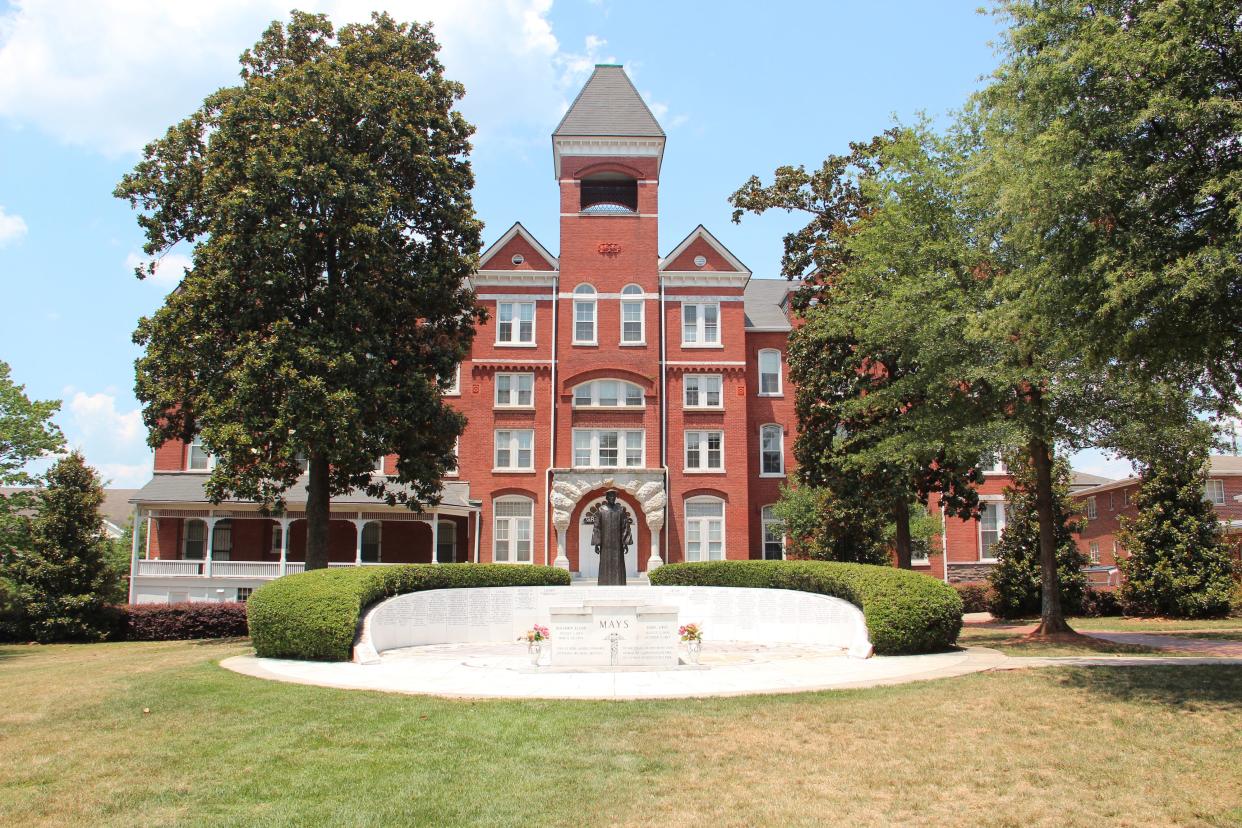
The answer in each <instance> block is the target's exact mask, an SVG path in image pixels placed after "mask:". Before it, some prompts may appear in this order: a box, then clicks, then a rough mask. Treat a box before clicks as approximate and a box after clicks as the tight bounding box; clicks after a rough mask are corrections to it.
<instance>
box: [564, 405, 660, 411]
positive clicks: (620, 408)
mask: <svg viewBox="0 0 1242 828" xmlns="http://www.w3.org/2000/svg"><path fill="white" fill-rule="evenodd" d="M646 407H647V406H646V405H575V406H573V409H574V411H642V410H644V409H645V408H646Z"/></svg>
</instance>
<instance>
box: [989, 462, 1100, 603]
mask: <svg viewBox="0 0 1242 828" xmlns="http://www.w3.org/2000/svg"><path fill="white" fill-rule="evenodd" d="M1005 466H1006V468H1007V469H1008V470H1009V473H1010V475H1012V477H1013V483H1012V484H1011V485H1009V486H1006V487H1005V506H1006V517H1005V529H1004V531H1003V532H1002V533H1001V536H1000V540H999V541H998V542H997V543H996V545H995V546H994V547H992V552H993V554H994V556H995V557H996V559H997V562H996V566H995V567H994V568H993V569H992V571H991V572H990V573H989V574H988V581H989V582H990V583H991V585H992V590H993V593H994V595H995V598H994V599H993V601H992V605H991V607H989V609H990V610H991V612H992V614H993V615H996V616H999V617H1001V618H1023V617H1027V616H1030V615H1034V614H1036V613H1038V612H1039V610H1040V604H1041V600H1042V585H1043V577H1042V573H1041V571H1040V570H1041V562H1040V546H1039V543H1040V538H1039V519H1038V515H1037V514H1036V509H1035V496H1034V490H1035V485H1034V484H1035V476H1034V474H1033V470H1032V469H1031V465H1030V462H1029V460H1028V458H1027V457H1026V455H1025V453H1024V452H1011V453H1009V454H1007V455H1006V456H1005ZM1070 479H1071V472H1070V467H1069V463H1067V462H1066V461H1065V460H1064V459H1062V458H1057V459H1056V460H1055V461H1054V462H1053V468H1052V486H1053V491H1052V508H1053V521H1054V524H1055V527H1056V562H1057V587H1058V589H1059V590H1060V596H1059V597H1060V603H1061V606H1062V608H1063V609H1064V610H1065V611H1066V612H1069V613H1078V612H1081V611H1082V607H1083V597H1084V596H1085V595H1086V592H1087V576H1086V573H1085V572H1083V567H1085V566H1087V563H1088V561H1087V556H1086V555H1084V554H1083V553H1082V552H1080V551H1079V549H1078V544H1077V543H1075V542H1074V535H1075V534H1077V533H1079V532H1081V531H1082V521H1081V519H1079V518H1077V517H1075V515H1074V512H1075V509H1074V504H1073V501H1071V500H1070Z"/></svg>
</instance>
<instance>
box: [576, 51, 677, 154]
mask: <svg viewBox="0 0 1242 828" xmlns="http://www.w3.org/2000/svg"><path fill="white" fill-rule="evenodd" d="M552 135H553V136H557V135H566V136H607V137H613V136H618V137H620V136H625V137H631V136H633V137H642V138H663V137H664V130H663V129H661V128H660V125H659V123H657V122H656V119H655V116H654V115H652V114H651V110H650V109H648V108H647V104H645V103H644V102H643V98H642V96H641V95H639V94H638V90H637V89H635V88H634V84H633V83H631V82H630V78H629V76H628V75H626V74H625V70H624V69H622V68H621V67H620V66H616V65H612V64H604V63H601V64H597V65H596V67H595V71H594V72H593V73H592V74H591V77H590V78H589V79H588V80H587V82H586V86H584V87H582V91H581V92H579V93H578V97H577V98H575V99H574V102H573V104H571V105H570V107H569V111H568V112H566V113H565V117H564V118H562V119H561V122H560V124H558V125H557V127H556V130H555V131H554V132H553V133H552Z"/></svg>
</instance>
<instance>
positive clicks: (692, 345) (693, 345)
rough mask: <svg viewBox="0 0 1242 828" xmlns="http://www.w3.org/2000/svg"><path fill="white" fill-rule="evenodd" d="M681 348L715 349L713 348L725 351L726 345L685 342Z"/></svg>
mask: <svg viewBox="0 0 1242 828" xmlns="http://www.w3.org/2000/svg"><path fill="white" fill-rule="evenodd" d="M681 347H683V348H697V349H713V348H717V349H721V350H723V349H724V343H723V342H683V343H681Z"/></svg>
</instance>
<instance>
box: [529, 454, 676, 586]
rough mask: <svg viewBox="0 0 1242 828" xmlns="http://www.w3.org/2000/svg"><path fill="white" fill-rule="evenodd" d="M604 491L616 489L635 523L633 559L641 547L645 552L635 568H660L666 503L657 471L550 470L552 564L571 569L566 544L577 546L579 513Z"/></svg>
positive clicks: (639, 552)
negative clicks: (553, 531) (643, 562)
mask: <svg viewBox="0 0 1242 828" xmlns="http://www.w3.org/2000/svg"><path fill="white" fill-rule="evenodd" d="M608 489H616V490H617V494H618V496H619V497H620V499H622V500H624V501H625V502H626V505H627V506H628V507H629V508H630V509H631V510H632V512H633V514H634V517H635V522H636V523H637V524H638V525H637V526H636V527H635V529H636V530H637V531H636V534H637V535H638V536H639V540H638V549H637V550H636V553H635V557H636V558H637V557H638V556H640V555H642V554H643V553H642V550H643V548H644V547H645V548H646V549H647V550H648V555H647V565H646V566H645V567H644V566H641V565H640V566H639V567H638V568H639V569H646V570H647V571H651V570H652V569H655V568H656V567H658V566H660V565H661V564H662V563H664V561H663V560H661V558H660V531H661V529H663V527H664V510H665V507H666V505H667V503H668V497H667V495H666V488H665V482H664V472H663V471H662V470H660V469H628V470H626V471H624V472H616V473H610V472H585V471H575V470H571V469H554V470H553V472H552V496H551V505H552V525H553V526H554V527H555V528H556V562H555V565H556V566H558V567H560V568H561V569H570V568H571V566H570V559H569V544H570V543H571V539H572V542H573V543H574V545H575V546H577V533H578V529H577V525H576V524H577V522H580V521H581V519H582V518H581V515H580V512H581V511H582V509H583V508H586V507H587V506H589V505H590V503H591V501H592V500H593V499H594V498H596V497H602V496H603V494H604V492H606V491H607V490H608ZM584 500H586V501H587V502H586V503H585V504H583V501H584ZM580 504H582V506H581V508H580ZM575 563H577V562H576V561H575Z"/></svg>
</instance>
